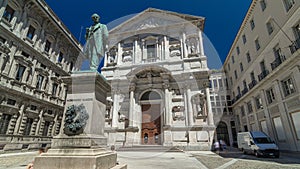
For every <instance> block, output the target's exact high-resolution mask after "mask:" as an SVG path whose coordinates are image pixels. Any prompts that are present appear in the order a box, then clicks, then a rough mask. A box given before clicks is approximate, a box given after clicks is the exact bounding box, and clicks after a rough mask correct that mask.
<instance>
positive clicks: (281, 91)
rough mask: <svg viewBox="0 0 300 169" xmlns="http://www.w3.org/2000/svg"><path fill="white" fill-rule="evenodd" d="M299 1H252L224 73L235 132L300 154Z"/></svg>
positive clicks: (224, 67) (225, 64) (228, 57)
mask: <svg viewBox="0 0 300 169" xmlns="http://www.w3.org/2000/svg"><path fill="white" fill-rule="evenodd" d="M299 7H300V1H298V0H276V1H273V0H253V2H252V4H251V6H250V8H249V10H248V12H247V14H246V16H245V19H244V21H243V23H242V25H241V27H240V30H239V31H238V33H237V36H236V38H235V40H234V42H233V44H232V47H231V49H230V51H229V53H228V55H227V58H226V61H225V63H224V66H223V69H224V71H225V73H226V76H227V79H228V83H229V86H230V95H231V98H232V102H233V105H232V108H233V112H234V115H235V117H236V119H237V124H238V128H237V131H256V130H259V131H263V132H265V133H267V134H268V135H270V136H271V137H272V138H273V139H274V140H275V141H276V142H277V143H278V145H279V148H280V149H281V150H292V151H300V141H299V140H300V123H299V121H300V106H299V105H300V99H299V98H300V50H299V48H300V26H299V25H300V18H299V16H300V8H299Z"/></svg>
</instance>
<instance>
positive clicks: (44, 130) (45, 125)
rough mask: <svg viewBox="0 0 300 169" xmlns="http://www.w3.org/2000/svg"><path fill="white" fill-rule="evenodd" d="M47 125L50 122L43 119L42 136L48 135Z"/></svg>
mask: <svg viewBox="0 0 300 169" xmlns="http://www.w3.org/2000/svg"><path fill="white" fill-rule="evenodd" d="M49 126H50V122H49V121H45V123H44V129H43V134H42V135H43V136H47V135H48V130H49Z"/></svg>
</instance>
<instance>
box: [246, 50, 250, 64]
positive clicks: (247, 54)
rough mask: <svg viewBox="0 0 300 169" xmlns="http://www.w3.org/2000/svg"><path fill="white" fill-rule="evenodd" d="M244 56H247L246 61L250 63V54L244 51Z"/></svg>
mask: <svg viewBox="0 0 300 169" xmlns="http://www.w3.org/2000/svg"><path fill="white" fill-rule="evenodd" d="M246 57H247V62H248V63H250V62H251V56H250V53H249V52H247V53H246Z"/></svg>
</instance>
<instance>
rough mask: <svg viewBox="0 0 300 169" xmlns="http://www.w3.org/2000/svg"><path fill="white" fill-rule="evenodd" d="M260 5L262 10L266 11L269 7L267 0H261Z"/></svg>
mask: <svg viewBox="0 0 300 169" xmlns="http://www.w3.org/2000/svg"><path fill="white" fill-rule="evenodd" d="M260 7H261V10H262V11H264V10H265V9H266V7H267V4H266V1H265V0H261V1H260Z"/></svg>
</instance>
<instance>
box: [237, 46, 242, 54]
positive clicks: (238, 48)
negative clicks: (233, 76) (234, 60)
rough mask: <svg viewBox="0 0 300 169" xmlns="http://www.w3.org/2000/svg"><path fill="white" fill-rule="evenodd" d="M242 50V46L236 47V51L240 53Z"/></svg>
mask: <svg viewBox="0 0 300 169" xmlns="http://www.w3.org/2000/svg"><path fill="white" fill-rule="evenodd" d="M240 52H241V51H240V47H238V46H237V47H236V53H237V54H238V55H239V54H240Z"/></svg>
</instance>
